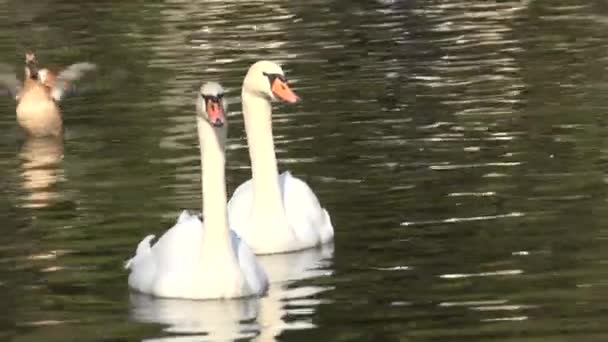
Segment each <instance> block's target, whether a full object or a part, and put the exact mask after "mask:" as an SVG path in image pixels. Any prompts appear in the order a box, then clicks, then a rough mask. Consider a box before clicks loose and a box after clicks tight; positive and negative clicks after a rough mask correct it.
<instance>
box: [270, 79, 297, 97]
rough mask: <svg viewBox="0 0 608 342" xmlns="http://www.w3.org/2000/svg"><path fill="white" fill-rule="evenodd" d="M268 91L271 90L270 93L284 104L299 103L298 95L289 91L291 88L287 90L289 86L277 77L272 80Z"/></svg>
mask: <svg viewBox="0 0 608 342" xmlns="http://www.w3.org/2000/svg"><path fill="white" fill-rule="evenodd" d="M270 89H271V90H272V93H273V94H274V96H276V97H278V98H279V99H281V100H283V101H285V102H288V103H296V102H298V101H300V98H299V97H298V95H296V93H294V92H293V90H291V88H289V85H287V82H285V81H284V80H282V79H280V78H278V77H277V78H275V79H274V81H273V82H272V85H271V87H270Z"/></svg>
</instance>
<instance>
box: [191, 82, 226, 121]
mask: <svg viewBox="0 0 608 342" xmlns="http://www.w3.org/2000/svg"><path fill="white" fill-rule="evenodd" d="M226 109H227V104H226V100H225V99H224V88H222V86H221V85H220V84H219V83H217V82H207V83H205V84H203V85H202V86H201V88H200V90H199V93H198V95H197V100H196V112H197V115H198V116H199V117H201V118H202V119H204V120H206V121H208V122H209V123H210V124H211V125H212V126H214V127H222V126H224V125H225V124H226Z"/></svg>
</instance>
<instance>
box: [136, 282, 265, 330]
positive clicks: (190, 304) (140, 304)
mask: <svg viewBox="0 0 608 342" xmlns="http://www.w3.org/2000/svg"><path fill="white" fill-rule="evenodd" d="M130 300H131V315H132V317H133V319H135V320H136V321H139V322H146V323H161V324H165V325H167V326H168V327H167V329H166V330H165V331H167V332H169V333H180V334H190V335H181V336H167V337H159V338H154V339H147V340H146V341H177V340H179V341H188V340H192V341H231V340H233V339H239V338H247V337H249V338H250V337H252V336H255V335H257V333H258V330H259V328H258V325H257V324H256V323H255V321H254V319H255V318H256V316H257V314H258V301H257V299H256V298H252V299H239V300H202V301H196V300H178V299H159V298H154V297H150V296H147V295H142V294H136V293H131V295H130Z"/></svg>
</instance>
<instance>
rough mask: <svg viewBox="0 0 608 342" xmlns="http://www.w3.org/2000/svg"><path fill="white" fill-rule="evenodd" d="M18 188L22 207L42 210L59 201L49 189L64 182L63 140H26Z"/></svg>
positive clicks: (53, 190)
mask: <svg viewBox="0 0 608 342" xmlns="http://www.w3.org/2000/svg"><path fill="white" fill-rule="evenodd" d="M19 158H20V159H21V165H20V166H21V180H22V181H21V187H22V189H23V190H24V192H25V196H24V198H23V202H24V203H23V207H28V208H43V207H46V206H48V205H50V204H52V202H53V201H54V200H56V199H57V198H58V197H59V194H58V193H57V191H56V190H55V189H54V187H53V185H55V183H57V182H58V181H62V180H64V179H63V178H64V172H63V167H62V165H61V161H62V159H63V140H62V139H54V138H49V139H44V138H39V139H28V140H26V141H25V142H24V143H23V145H22V146H21V151H20V152H19Z"/></svg>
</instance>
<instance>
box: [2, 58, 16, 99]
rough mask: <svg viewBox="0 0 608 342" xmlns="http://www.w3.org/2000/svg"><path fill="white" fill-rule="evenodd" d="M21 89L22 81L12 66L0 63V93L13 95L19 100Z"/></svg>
mask: <svg viewBox="0 0 608 342" xmlns="http://www.w3.org/2000/svg"><path fill="white" fill-rule="evenodd" d="M20 91H21V82H19V80H18V79H17V76H16V75H15V72H14V71H13V69H12V67H11V66H9V65H6V64H0V94H2V95H4V96H11V97H13V98H14V99H16V100H18V95H19V92H20Z"/></svg>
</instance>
